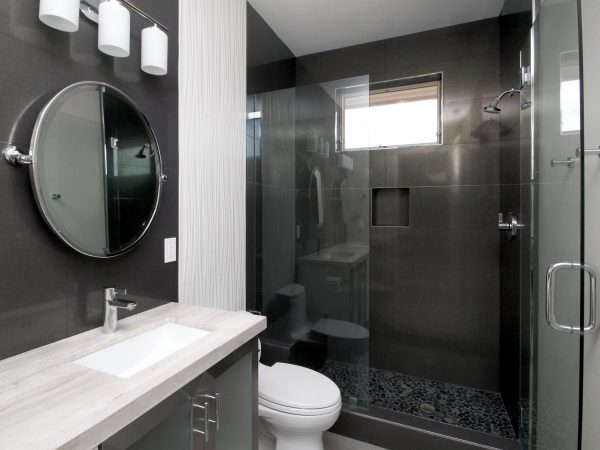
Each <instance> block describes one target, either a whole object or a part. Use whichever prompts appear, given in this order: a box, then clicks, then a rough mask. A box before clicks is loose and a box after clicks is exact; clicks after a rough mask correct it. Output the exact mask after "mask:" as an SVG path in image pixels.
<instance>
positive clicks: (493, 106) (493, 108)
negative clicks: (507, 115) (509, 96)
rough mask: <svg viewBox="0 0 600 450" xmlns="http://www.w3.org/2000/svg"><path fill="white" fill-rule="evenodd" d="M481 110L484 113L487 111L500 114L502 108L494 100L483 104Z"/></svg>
mask: <svg viewBox="0 0 600 450" xmlns="http://www.w3.org/2000/svg"><path fill="white" fill-rule="evenodd" d="M483 110H484V111H485V112H486V113H489V114H500V112H501V111H502V110H501V109H500V108H499V107H498V104H497V103H496V102H494V103H490V104H489V105H487V106H484V107H483Z"/></svg>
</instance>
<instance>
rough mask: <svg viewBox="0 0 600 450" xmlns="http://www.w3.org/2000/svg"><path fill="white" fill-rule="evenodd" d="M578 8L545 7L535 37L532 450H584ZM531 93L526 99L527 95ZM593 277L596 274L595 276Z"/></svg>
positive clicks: (570, 4)
mask: <svg viewBox="0 0 600 450" xmlns="http://www.w3.org/2000/svg"><path fill="white" fill-rule="evenodd" d="M579 34H580V27H579V23H578V4H577V1H575V0H569V1H563V2H551V1H542V2H541V5H540V7H539V10H538V14H537V17H536V20H535V22H534V26H533V30H532V49H533V51H532V54H533V58H532V59H533V75H534V76H533V89H531V91H532V94H533V109H532V111H533V112H532V113H531V114H532V117H533V120H532V122H531V123H532V128H533V145H532V148H531V152H532V153H531V154H532V167H533V168H534V170H532V171H531V186H530V187H529V188H527V187H525V186H524V187H523V189H530V192H531V196H532V204H533V211H534V214H533V221H532V227H531V231H532V233H531V234H532V239H531V245H532V256H533V257H532V263H531V267H532V274H533V275H532V277H531V278H532V279H531V282H532V301H533V314H532V329H531V330H532V333H531V339H532V342H531V348H532V349H534V351H533V353H532V361H531V362H532V365H531V369H532V370H531V373H530V381H531V391H530V401H531V403H530V405H531V408H529V411H527V414H524V416H525V417H528V418H529V420H528V423H529V426H530V434H529V442H528V444H529V446H530V447H529V448H536V449H565V450H567V449H577V448H581V436H580V434H581V412H580V411H581V409H580V407H581V393H580V390H581V384H582V378H581V373H582V372H581V368H582V364H583V360H582V356H581V355H582V354H581V348H582V344H583V337H582V335H583V327H585V326H586V325H587V324H588V321H589V320H590V315H589V313H586V312H585V308H587V307H589V298H588V297H587V296H586V294H585V291H586V290H587V289H588V287H589V284H590V281H589V280H590V277H588V275H587V274H586V270H587V269H588V268H587V266H585V265H584V261H583V256H584V254H583V234H582V218H583V191H582V182H583V175H582V174H583V163H584V161H583V160H584V158H583V157H582V156H581V155H579V152H578V148H581V147H582V142H581V141H582V136H581V133H580V129H581V127H580V118H581V101H580V76H579V72H580V49H579ZM525 92H526V91H525ZM590 270H591V269H590Z"/></svg>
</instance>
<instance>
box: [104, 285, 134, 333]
mask: <svg viewBox="0 0 600 450" xmlns="http://www.w3.org/2000/svg"><path fill="white" fill-rule="evenodd" d="M126 295H127V289H117V288H114V287H109V288H104V326H103V327H102V332H103V333H106V334H111V333H114V332H115V331H116V330H117V321H118V320H119V316H118V311H119V309H126V310H127V311H133V310H134V309H135V307H136V306H137V302H135V301H133V300H127V299H126V298H124V296H126Z"/></svg>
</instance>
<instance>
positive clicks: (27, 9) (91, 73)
mask: <svg viewBox="0 0 600 450" xmlns="http://www.w3.org/2000/svg"><path fill="white" fill-rule="evenodd" d="M136 4H137V5H138V6H140V7H141V8H143V9H145V10H147V11H148V12H149V13H151V14H152V15H153V16H155V17H157V18H158V19H159V20H160V21H161V22H163V23H164V24H165V25H166V26H168V27H169V29H170V39H169V45H170V46H169V74H168V75H167V76H165V77H154V76H150V75H146V74H144V73H143V72H141V71H140V69H139V56H140V51H139V48H140V47H139V45H140V42H139V36H140V31H141V29H142V27H143V26H145V24H144V23H143V22H142V21H141V20H140V19H138V18H137V17H136V16H134V15H132V31H131V33H132V42H131V48H132V56H130V57H129V58H127V59H124V60H116V59H113V58H110V57H108V56H106V55H104V54H102V53H100V52H98V51H97V49H96V38H95V35H96V33H97V27H96V26H95V25H92V24H90V23H89V22H87V21H86V20H85V19H83V18H82V19H81V25H80V30H79V31H78V32H77V33H73V34H70V33H62V32H60V31H56V30H54V29H51V28H49V27H47V26H45V25H44V24H42V23H41V22H40V21H39V20H38V17H37V12H38V7H39V2H38V1H37V0H6V1H3V2H1V3H0V37H1V40H0V58H2V61H4V69H3V70H2V71H0V98H2V105H1V106H0V142H2V143H5V142H14V143H17V144H20V145H23V146H28V145H29V139H30V136H31V131H32V126H33V123H34V121H35V118H36V116H37V114H38V113H39V111H40V108H41V105H42V103H43V101H44V100H45V99H47V98H48V97H49V96H51V95H52V94H55V93H56V92H57V91H58V90H60V89H62V88H64V87H66V86H68V85H69V84H72V83H75V82H78V81H84V80H94V81H103V82H107V83H110V84H113V85H115V86H116V87H118V88H120V89H122V90H123V91H124V92H126V93H127V94H128V95H130V96H131V97H132V98H133V100H134V101H135V102H137V103H138V105H139V106H140V108H141V110H142V111H143V112H144V113H145V114H146V115H147V117H148V120H149V121H150V123H151V125H152V126H153V128H154V131H155V132H156V136H157V139H158V142H159V145H160V147H161V151H162V155H163V161H164V166H165V174H166V175H167V176H168V181H167V182H166V184H165V189H164V196H163V198H162V201H161V203H160V205H159V209H158V213H157V215H156V218H155V222H154V223H153V224H152V226H151V227H150V230H149V232H148V234H147V235H146V236H145V238H144V239H143V240H142V242H141V243H140V244H139V245H138V246H137V247H135V248H134V249H133V250H132V251H131V252H129V253H127V254H125V255H123V256H119V257H117V258H114V259H109V260H98V259H92V258H88V257H85V256H81V255H79V254H77V253H75V252H74V251H73V250H71V249H69V248H67V246H66V245H65V244H63V243H62V242H60V241H59V240H58V238H56V237H55V236H54V235H53V234H52V232H51V231H50V229H49V228H48V227H47V226H46V225H45V223H44V221H43V219H42V217H41V216H40V214H39V213H38V211H37V207H36V205H35V201H34V198H33V195H32V192H31V188H30V183H29V174H28V171H27V169H26V168H24V167H12V166H10V165H8V164H7V163H5V161H3V160H2V161H0V206H1V208H2V214H1V215H0V228H1V229H2V238H0V248H1V251H2V262H1V265H0V358H6V357H9V356H11V355H15V354H17V353H20V352H23V351H26V350H29V349H32V348H35V347H38V346H40V345H44V344H48V343H50V342H52V341H56V340H59V339H63V338H65V337H68V336H71V335H73V334H77V333H80V332H83V331H86V330H89V329H91V328H95V327H97V326H99V325H101V323H102V313H103V311H102V308H103V300H102V289H103V287H105V286H107V285H116V286H120V287H125V288H128V289H129V290H130V292H131V293H132V294H136V295H139V296H140V299H139V307H138V309H137V310H136V313H138V312H141V311H144V310H146V309H149V308H152V307H155V306H158V305H160V304H162V303H164V301H177V264H176V263H171V264H164V263H163V239H164V238H166V237H175V236H177V227H178V225H177V220H178V219H177V217H178V138H177V135H178V127H177V91H178V87H177V78H178V75H177V55H178V48H177V42H178V39H177V37H178V3H177V1H176V0H168V1H164V0H163V1H161V0H139V2H138V3H136Z"/></svg>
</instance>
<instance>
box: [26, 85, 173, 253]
mask: <svg viewBox="0 0 600 450" xmlns="http://www.w3.org/2000/svg"><path fill="white" fill-rule="evenodd" d="M31 152H32V156H33V164H32V165H31V171H32V175H33V176H32V180H33V185H34V191H35V194H36V200H37V203H38V206H39V208H40V210H41V212H42V215H43V216H44V218H45V220H46V222H47V223H48V224H49V225H50V227H51V228H52V230H53V231H54V232H55V233H56V234H57V235H58V236H59V237H60V238H61V239H62V240H63V241H64V242H65V243H67V244H68V245H69V246H71V247H72V248H74V249H75V250H77V251H79V252H81V253H83V254H86V255H89V256H93V257H98V258H107V257H111V256H116V255H118V254H120V253H123V252H125V251H127V250H129V249H130V248H131V247H133V246H134V245H135V244H136V243H137V242H139V240H140V239H141V237H142V236H143V235H144V233H145V232H146V231H147V229H148V227H149V225H150V222H151V221H152V219H153V217H154V214H155V212H156V208H157V206H158V201H159V198H160V191H161V182H162V181H161V180H162V167H161V158H160V151H159V148H158V143H157V141H156V138H155V136H154V133H153V132H152V129H151V128H150V125H149V124H148V122H147V120H146V118H145V117H144V116H143V115H142V113H141V112H140V111H139V109H138V108H137V106H136V105H135V104H134V103H133V101H132V100H130V99H129V98H128V97H127V96H126V95H125V94H123V93H122V92H121V91H119V90H117V89H116V88H113V87H111V86H108V85H106V84H103V83H93V82H85V83H78V84H75V85H73V86H70V87H68V88H66V89H64V90H63V91H61V92H60V93H59V94H58V95H57V96H55V97H54V98H53V99H52V100H51V101H50V102H49V103H48V105H47V106H46V107H45V108H44V110H43V111H42V113H41V114H40V116H39V118H38V121H37V123H36V126H35V129H34V133H33V139H32V145H31Z"/></svg>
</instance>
